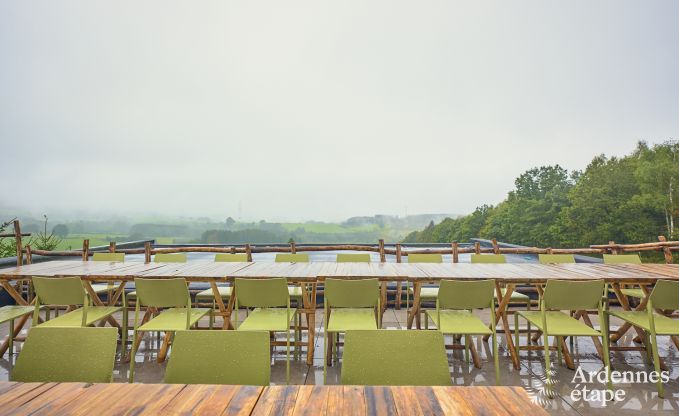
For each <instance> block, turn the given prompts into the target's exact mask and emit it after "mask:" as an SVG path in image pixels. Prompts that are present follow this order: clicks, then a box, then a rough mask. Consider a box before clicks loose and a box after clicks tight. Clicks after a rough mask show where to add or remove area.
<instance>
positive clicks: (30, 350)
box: [11, 327, 118, 383]
mask: <svg viewBox="0 0 679 416" xmlns="http://www.w3.org/2000/svg"><path fill="white" fill-rule="evenodd" d="M117 338H118V331H117V330H116V329H115V328H49V327H47V328H44V327H33V328H31V330H30V331H29V332H28V337H26V342H24V345H23V348H22V349H21V353H20V354H19V357H18V358H17V362H16V364H15V365H14V369H13V370H12V378H11V379H12V381H20V382H24V383H47V382H55V383H65V382H79V383H110V382H111V381H112V378H113V365H114V362H115V356H116V341H117Z"/></svg>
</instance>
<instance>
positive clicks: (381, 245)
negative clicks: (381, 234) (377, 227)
mask: <svg viewBox="0 0 679 416" xmlns="http://www.w3.org/2000/svg"><path fill="white" fill-rule="evenodd" d="M379 246H380V263H384V262H385V261H387V256H386V255H385V254H384V239H382V238H380V241H379Z"/></svg>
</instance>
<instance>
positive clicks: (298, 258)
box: [276, 253, 309, 263]
mask: <svg viewBox="0 0 679 416" xmlns="http://www.w3.org/2000/svg"><path fill="white" fill-rule="evenodd" d="M308 262H309V255H308V254H306V253H295V254H292V253H279V254H276V263H308Z"/></svg>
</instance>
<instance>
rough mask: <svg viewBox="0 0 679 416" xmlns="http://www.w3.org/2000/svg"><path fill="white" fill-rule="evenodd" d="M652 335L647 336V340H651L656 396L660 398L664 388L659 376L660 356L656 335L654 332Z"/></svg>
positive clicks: (662, 396) (662, 397)
mask: <svg viewBox="0 0 679 416" xmlns="http://www.w3.org/2000/svg"><path fill="white" fill-rule="evenodd" d="M652 335H654V336H652V337H649V341H650V342H651V347H652V350H653V367H655V372H656V374H657V375H658V382H657V386H658V397H660V398H661V399H664V398H665V388H664V386H663V384H662V379H661V377H660V371H661V368H660V357H659V356H658V337H657V335H655V334H652ZM650 338H652V339H650Z"/></svg>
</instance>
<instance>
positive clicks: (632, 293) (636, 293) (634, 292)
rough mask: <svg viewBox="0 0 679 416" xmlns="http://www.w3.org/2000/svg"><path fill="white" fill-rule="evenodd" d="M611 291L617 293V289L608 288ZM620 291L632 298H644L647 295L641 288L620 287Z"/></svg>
mask: <svg viewBox="0 0 679 416" xmlns="http://www.w3.org/2000/svg"><path fill="white" fill-rule="evenodd" d="M608 291H609V292H610V293H615V290H613V289H608ZM620 293H622V294H623V295H625V296H629V297H631V298H637V299H643V298H645V297H646V295H645V294H644V291H643V290H641V289H620Z"/></svg>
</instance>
